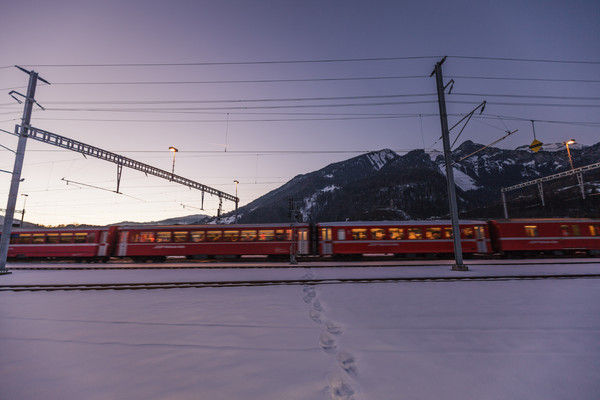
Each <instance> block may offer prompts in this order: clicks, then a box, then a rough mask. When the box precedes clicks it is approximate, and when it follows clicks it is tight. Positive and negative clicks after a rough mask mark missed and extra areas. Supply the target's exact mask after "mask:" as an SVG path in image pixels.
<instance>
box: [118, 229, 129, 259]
mask: <svg viewBox="0 0 600 400" xmlns="http://www.w3.org/2000/svg"><path fill="white" fill-rule="evenodd" d="M128 235H129V232H128V231H121V232H119V243H118V246H119V247H118V250H117V256H119V257H123V256H126V255H127V237H128Z"/></svg>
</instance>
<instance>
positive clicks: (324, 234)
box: [321, 228, 333, 240]
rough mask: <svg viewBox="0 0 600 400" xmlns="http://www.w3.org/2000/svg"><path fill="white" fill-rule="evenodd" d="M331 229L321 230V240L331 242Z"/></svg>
mask: <svg viewBox="0 0 600 400" xmlns="http://www.w3.org/2000/svg"><path fill="white" fill-rule="evenodd" d="M331 230H332V229H331V228H321V240H332V239H333V235H332V233H331Z"/></svg>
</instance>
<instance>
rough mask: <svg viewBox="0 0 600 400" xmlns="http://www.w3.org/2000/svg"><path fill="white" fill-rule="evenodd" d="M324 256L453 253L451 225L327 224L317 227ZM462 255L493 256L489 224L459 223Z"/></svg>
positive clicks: (403, 223)
mask: <svg viewBox="0 0 600 400" xmlns="http://www.w3.org/2000/svg"><path fill="white" fill-rule="evenodd" d="M317 230H318V235H319V246H320V248H319V251H320V254H321V255H363V254H396V255H415V256H416V255H426V254H432V255H433V254H437V255H442V254H451V253H453V252H454V242H453V236H452V224H451V223H450V221H381V222H327V223H319V224H317ZM460 230H461V244H462V251H463V253H466V254H473V253H482V254H486V253H490V252H491V250H492V247H491V243H490V236H489V233H488V227H487V224H486V223H485V222H483V221H460Z"/></svg>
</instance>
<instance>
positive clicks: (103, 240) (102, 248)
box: [98, 231, 108, 257]
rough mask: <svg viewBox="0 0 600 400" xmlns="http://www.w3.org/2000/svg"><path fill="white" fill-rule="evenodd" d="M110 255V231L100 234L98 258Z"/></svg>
mask: <svg viewBox="0 0 600 400" xmlns="http://www.w3.org/2000/svg"><path fill="white" fill-rule="evenodd" d="M107 255H108V231H102V232H100V241H99V242H98V257H106V256H107Z"/></svg>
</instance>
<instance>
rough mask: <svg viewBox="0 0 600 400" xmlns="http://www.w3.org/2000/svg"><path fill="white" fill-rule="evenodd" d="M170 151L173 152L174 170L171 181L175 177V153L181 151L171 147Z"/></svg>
mask: <svg viewBox="0 0 600 400" xmlns="http://www.w3.org/2000/svg"><path fill="white" fill-rule="evenodd" d="M169 150H171V151H172V152H173V169H172V170H171V180H173V176H174V175H175V153H177V152H178V151H179V149H177V148H176V147H173V146H171V147H169Z"/></svg>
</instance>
